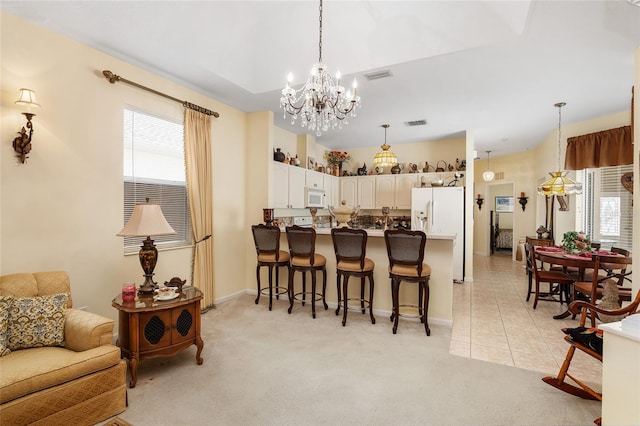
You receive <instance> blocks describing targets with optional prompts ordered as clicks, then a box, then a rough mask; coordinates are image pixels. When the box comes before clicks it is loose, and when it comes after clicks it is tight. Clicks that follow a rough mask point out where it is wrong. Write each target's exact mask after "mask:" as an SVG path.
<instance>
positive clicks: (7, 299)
mask: <svg viewBox="0 0 640 426" xmlns="http://www.w3.org/2000/svg"><path fill="white" fill-rule="evenodd" d="M11 302H13V296H4V297H0V357H3V356H5V355H9V353H10V352H11V349H9V348H8V347H7V331H8V328H9V307H11Z"/></svg>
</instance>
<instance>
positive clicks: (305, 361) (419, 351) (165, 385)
mask: <svg viewBox="0 0 640 426" xmlns="http://www.w3.org/2000/svg"><path fill="white" fill-rule="evenodd" d="M253 299H254V296H250V295H244V296H241V297H239V298H236V299H233V300H230V301H228V302H225V303H223V304H220V305H219V306H218V308H217V309H215V310H212V311H209V312H208V313H206V314H204V315H203V316H202V329H203V332H202V337H203V340H204V342H205V346H204V351H203V354H202V355H203V357H204V364H203V365H202V366H198V365H196V361H195V352H196V351H195V347H192V348H189V349H187V350H185V351H183V352H182V353H180V354H178V355H176V356H175V357H173V358H169V359H163V358H158V359H152V360H145V361H143V362H141V363H140V366H139V368H138V384H137V386H136V388H134V389H129V390H128V396H129V407H128V408H127V410H126V411H125V412H124V413H122V414H120V417H121V418H122V419H124V420H126V421H128V422H130V423H132V424H134V425H136V426H143V425H214V424H215V425H365V424H367V425H588V424H592V422H593V420H594V419H595V418H596V417H599V416H600V409H601V405H600V403H599V402H595V401H586V400H582V399H580V398H577V397H574V396H571V395H568V394H565V393H564V392H561V391H559V390H557V389H555V388H552V387H551V386H549V385H547V384H545V383H543V382H542V381H541V377H542V374H541V373H536V372H533V371H529V370H522V369H518V368H515V367H508V366H503V365H498V364H492V363H488V362H484V361H479V360H474V359H468V358H462V357H457V356H454V355H450V354H449V341H450V334H451V331H450V329H449V328H447V327H445V326H438V325H431V336H430V337H426V336H425V334H424V329H423V328H422V325H421V324H420V323H418V322H413V321H407V320H401V321H400V325H399V328H398V334H396V335H393V334H392V332H391V323H390V322H389V318H388V317H387V316H382V315H377V316H376V320H377V322H376V324H375V325H372V324H371V323H370V322H369V316H368V314H367V315H362V314H360V313H359V312H353V311H350V312H349V318H348V322H347V326H346V327H342V325H341V322H340V317H336V316H335V314H334V311H333V310H332V309H331V308H330V309H329V310H328V311H324V310H323V309H322V308H320V305H318V311H317V312H318V315H317V318H316V319H315V320H314V319H312V318H311V307H310V306H309V304H307V305H306V306H304V307H303V306H301V305H300V304H296V305H295V306H294V311H293V313H292V314H291V315H288V314H287V306H288V303H287V302H286V301H285V300H283V299H281V300H280V301H277V302H276V301H275V300H274V306H273V311H271V312H269V310H268V308H267V304H266V303H267V299H266V297H263V298H262V299H261V301H260V304H259V305H255V304H254V303H253Z"/></svg>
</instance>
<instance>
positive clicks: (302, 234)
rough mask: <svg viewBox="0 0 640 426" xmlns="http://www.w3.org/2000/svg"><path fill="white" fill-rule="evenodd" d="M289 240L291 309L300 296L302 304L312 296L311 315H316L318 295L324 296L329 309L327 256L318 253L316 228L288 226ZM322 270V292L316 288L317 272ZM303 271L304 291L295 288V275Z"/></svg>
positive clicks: (323, 299)
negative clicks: (308, 284)
mask: <svg viewBox="0 0 640 426" xmlns="http://www.w3.org/2000/svg"><path fill="white" fill-rule="evenodd" d="M286 232H287V242H288V243H289V255H290V256H291V261H290V264H291V267H290V268H289V285H288V290H289V310H288V312H289V313H291V311H292V310H293V302H294V301H295V300H298V298H299V297H300V298H301V300H302V306H304V305H305V302H306V296H307V295H310V296H311V315H312V317H313V318H315V317H316V296H318V297H321V298H322V304H323V305H324V309H325V310H327V309H329V306H328V305H327V302H326V299H325V294H326V290H327V268H326V265H327V258H326V257H324V256H323V255H321V254H318V253H316V230H315V229H313V228H304V227H302V226H298V225H293V226H288V227H287V228H286ZM318 271H320V272H322V292H321V293H319V292H317V290H316V274H317V272H318ZM296 272H301V273H302V291H301V292H298V293H296V292H295V290H294V275H295V273H296ZM307 272H309V273H310V274H311V291H307Z"/></svg>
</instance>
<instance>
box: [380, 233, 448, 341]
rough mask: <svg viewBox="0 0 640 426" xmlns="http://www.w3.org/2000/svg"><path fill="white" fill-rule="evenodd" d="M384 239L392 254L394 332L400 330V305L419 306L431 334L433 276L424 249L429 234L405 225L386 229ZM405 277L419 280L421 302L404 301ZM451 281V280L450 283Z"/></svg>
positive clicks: (388, 251) (426, 329)
mask: <svg viewBox="0 0 640 426" xmlns="http://www.w3.org/2000/svg"><path fill="white" fill-rule="evenodd" d="M384 240H385V244H386V246H387V256H388V257H389V278H390V279H391V299H392V305H393V306H392V310H393V312H392V313H391V317H390V320H391V321H393V334H396V332H397V330H398V318H399V317H400V315H401V314H400V307H411V308H417V309H418V316H419V317H420V322H422V323H424V331H425V333H426V334H427V336H430V335H431V330H430V329H429V323H428V322H427V316H428V315H427V314H428V311H429V279H430V278H431V267H430V266H429V265H427V264H426V263H424V250H425V244H426V241H427V235H426V234H425V233H424V232H422V231H407V230H404V229H397V230H390V229H387V230H386V231H384ZM402 281H405V282H411V283H417V284H418V305H417V306H416V305H409V304H404V305H401V304H400V295H399V293H400V283H401V282H402ZM449 284H450V283H449Z"/></svg>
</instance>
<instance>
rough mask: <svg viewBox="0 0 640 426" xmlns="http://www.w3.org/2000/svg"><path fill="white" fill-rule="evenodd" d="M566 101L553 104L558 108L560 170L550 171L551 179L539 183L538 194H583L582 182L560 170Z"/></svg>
mask: <svg viewBox="0 0 640 426" xmlns="http://www.w3.org/2000/svg"><path fill="white" fill-rule="evenodd" d="M565 105H566V103H565V102H558V103H557V104H554V105H553V106H554V107H556V108H558V169H557V170H558V171H557V172H549V174H550V175H551V179H549V180H547V181H546V182H543V183H541V184H540V185H538V195H551V196H554V195H572V194H582V183H580V182H574V181H573V180H571V179H569V178H568V177H567V176H565V175H566V174H567V172H563V171H561V170H560V140H561V139H562V107H563V106H565Z"/></svg>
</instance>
